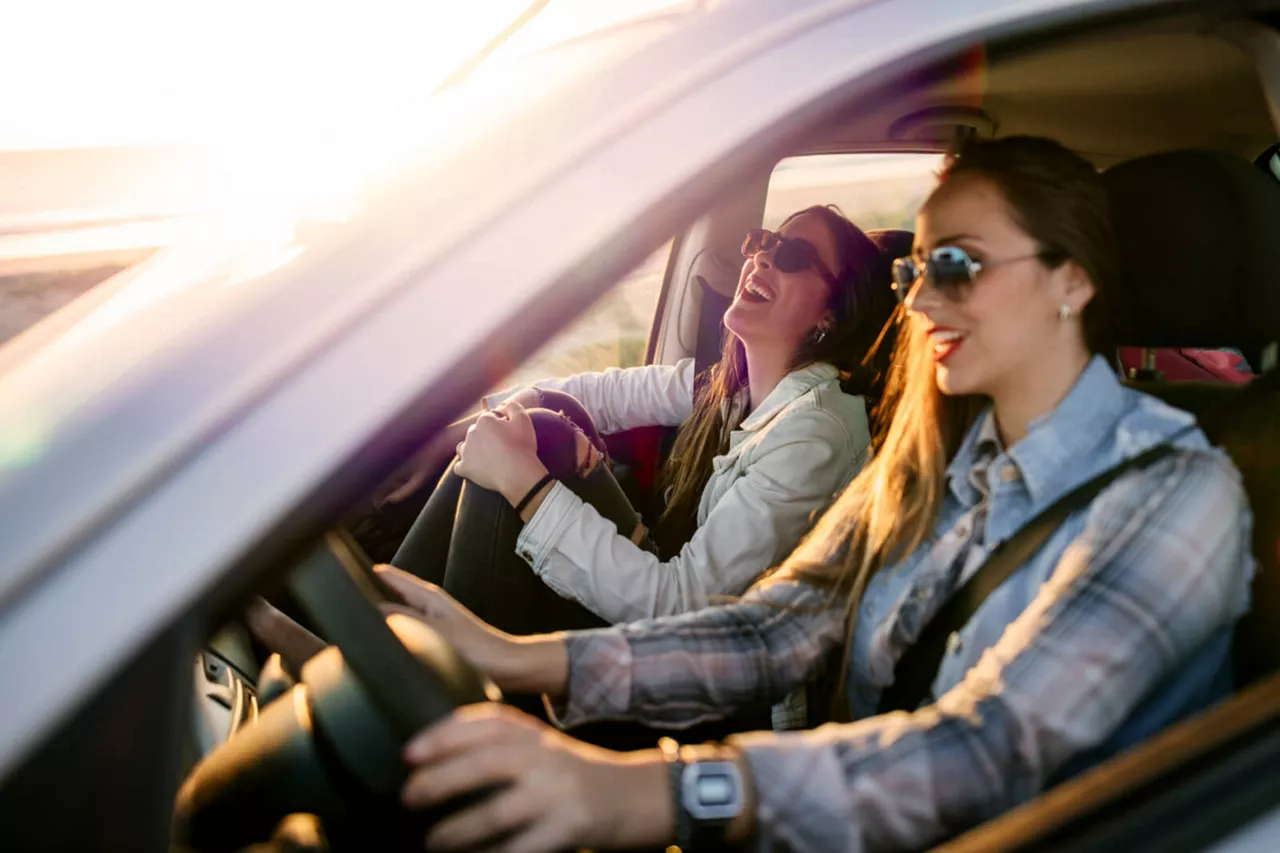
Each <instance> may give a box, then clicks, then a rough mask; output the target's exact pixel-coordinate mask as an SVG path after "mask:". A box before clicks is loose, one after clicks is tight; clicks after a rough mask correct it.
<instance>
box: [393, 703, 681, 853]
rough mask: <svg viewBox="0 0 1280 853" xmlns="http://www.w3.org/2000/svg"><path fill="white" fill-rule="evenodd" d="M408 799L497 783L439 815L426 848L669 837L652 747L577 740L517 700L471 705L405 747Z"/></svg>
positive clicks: (531, 849) (553, 845) (519, 851)
mask: <svg viewBox="0 0 1280 853" xmlns="http://www.w3.org/2000/svg"><path fill="white" fill-rule="evenodd" d="M405 759H406V760H407V761H408V762H409V763H410V764H412V765H414V767H415V769H414V770H413V772H412V773H411V775H410V776H409V780H408V781H407V782H406V783H405V786H404V789H403V791H402V797H403V799H404V802H405V804H406V805H407V806H409V807H411V808H423V807H427V806H433V805H438V804H441V803H444V802H446V801H448V800H450V799H452V798H454V797H456V796H459V795H461V794H465V793H468V792H470V791H476V790H482V789H486V788H489V789H495V791H494V793H492V794H490V795H488V796H486V797H484V798H483V799H481V800H480V801H479V802H477V803H475V804H472V805H470V806H468V807H467V808H464V809H463V810H461V811H459V812H457V813H455V814H453V815H451V816H449V817H447V818H445V819H444V820H442V821H441V822H440V823H439V824H437V825H436V826H435V827H434V828H433V829H432V830H431V831H430V833H429V834H428V835H427V839H426V845H427V849H430V850H462V849H465V848H482V847H483V848H485V849H492V850H500V851H508V853H554V851H559V850H574V849H581V848H593V849H619V848H626V847H644V846H663V845H666V844H667V843H669V841H670V839H671V838H672V837H673V836H674V816H673V814H672V805H671V795H670V791H669V790H668V787H669V783H668V781H667V768H666V766H665V765H664V763H663V760H662V758H661V755H660V754H659V753H658V752H657V751H656V750H650V751H648V752H637V753H625V754H624V753H616V752H610V751H608V750H604V749H600V748H598V747H594V746H591V745H589V744H585V743H582V742H581V741H577V740H574V739H573V738H571V737H569V736H568V735H565V734H563V733H562V732H559V731H556V730H555V729H552V728H550V727H549V726H547V725H545V724H543V723H541V722H539V721H538V720H535V719H534V718H532V717H530V716H528V715H527V714H524V713H521V712H520V711H517V710H516V709H514V708H511V707H508V706H505V705H497V704H488V705H472V706H469V707H466V708H460V709H459V710H457V711H455V712H454V713H453V714H452V715H451V716H450V717H449V718H447V719H446V720H444V721H443V722H441V723H438V724H436V725H434V726H432V727H431V728H429V729H427V730H426V731H424V732H423V733H422V734H420V735H418V737H416V738H414V739H413V740H412V741H410V743H409V745H408V746H406V747H405Z"/></svg>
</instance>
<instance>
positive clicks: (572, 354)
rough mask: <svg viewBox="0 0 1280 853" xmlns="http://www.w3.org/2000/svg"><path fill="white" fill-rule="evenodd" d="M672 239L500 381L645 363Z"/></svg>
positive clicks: (516, 382) (515, 381)
mask: <svg viewBox="0 0 1280 853" xmlns="http://www.w3.org/2000/svg"><path fill="white" fill-rule="evenodd" d="M672 245H673V244H672V243H671V242H668V243H667V244H665V245H664V246H663V247H662V248H660V249H658V251H656V252H654V253H653V254H652V255H650V256H649V257H648V258H646V259H645V260H644V262H642V263H641V264H640V265H639V266H637V267H636V268H635V269H633V270H632V271H631V272H630V273H628V274H627V275H625V276H624V277H623V278H622V280H621V281H620V282H618V284H617V285H616V286H615V287H613V288H611V289H610V290H609V291H608V292H607V293H605V294H604V296H602V297H600V299H599V300H598V301H597V302H596V303H595V304H594V305H592V306H591V307H590V308H588V309H587V311H586V312H585V313H584V314H583V315H582V316H581V317H579V318H578V319H577V320H576V321H575V322H574V323H573V324H572V325H570V326H569V327H568V328H566V329H565V330H564V331H562V332H561V333H560V334H559V335H557V336H556V337H554V338H552V339H551V341H549V342H548V343H547V344H545V345H544V346H543V347H542V349H540V350H538V352H536V353H535V354H534V355H533V356H532V357H531V358H529V359H528V360H527V361H525V363H524V364H522V365H520V367H518V368H517V369H516V370H515V371H513V372H512V373H511V375H510V376H508V377H507V378H505V379H504V380H503V381H502V382H501V383H499V385H500V387H504V388H506V387H510V386H513V385H522V384H526V383H529V382H536V381H537V380H539V379H547V378H551V377H559V376H570V375H572V374H574V373H584V372H588V371H596V370H604V369H605V368H606V367H635V366H637V365H640V364H644V356H645V349H646V345H647V344H648V339H649V329H650V328H651V327H652V325H653V312H654V308H655V306H656V305H657V301H658V291H660V290H661V289H662V278H663V276H664V275H665V274H666V270H667V261H668V260H669V259H670V257H671V247H672Z"/></svg>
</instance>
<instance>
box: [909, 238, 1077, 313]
mask: <svg viewBox="0 0 1280 853" xmlns="http://www.w3.org/2000/svg"><path fill="white" fill-rule="evenodd" d="M1056 256H1057V253H1055V252H1048V251H1043V250H1042V251H1039V252H1035V253H1034V254H1030V255H1019V256H1018V257H1016V258H1005V259H1004V260H1001V261H975V260H974V259H973V258H971V257H969V253H968V252H966V251H965V250H964V249H961V248H960V247H959V246H939V247H938V248H936V249H934V250H933V251H932V252H930V253H929V254H928V255H924V256H916V255H908V256H907V257H905V258H898V259H897V260H895V261H894V262H893V292H894V295H895V296H897V297H898V301H899V302H905V301H906V299H907V294H909V293H910V292H911V288H912V287H914V286H915V283H916V282H917V281H919V280H920V279H921V278H922V277H925V278H928V279H929V283H930V284H931V285H933V287H934V288H936V289H937V291H938V292H939V293H941V294H942V295H943V296H945V297H946V298H947V299H951V300H959V299H961V298H962V297H963V296H964V293H965V290H966V288H968V287H969V285H971V284H973V282H974V281H976V280H977V278H978V273H980V272H982V271H983V270H984V269H994V268H995V267H998V266H1002V265H1004V264H1011V263H1013V262H1014V261H1029V260H1031V259H1032V258H1035V259H1036V260H1040V261H1049V260H1051V259H1052V258H1054V257H1056Z"/></svg>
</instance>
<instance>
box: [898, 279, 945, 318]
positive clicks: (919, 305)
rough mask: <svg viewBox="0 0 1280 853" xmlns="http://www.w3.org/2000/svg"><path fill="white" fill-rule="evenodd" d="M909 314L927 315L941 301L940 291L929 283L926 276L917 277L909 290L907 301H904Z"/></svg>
mask: <svg viewBox="0 0 1280 853" xmlns="http://www.w3.org/2000/svg"><path fill="white" fill-rule="evenodd" d="M902 301H903V304H904V307H905V308H906V309H907V313H908V314H925V313H928V311H929V310H930V309H932V308H936V307H937V306H938V303H939V301H940V294H939V293H938V289H937V288H936V287H934V286H933V285H932V284H930V283H929V277H928V276H926V275H921V276H917V277H916V280H915V281H913V282H912V283H911V287H910V288H909V289H908V290H907V297H906V299H904V300H902Z"/></svg>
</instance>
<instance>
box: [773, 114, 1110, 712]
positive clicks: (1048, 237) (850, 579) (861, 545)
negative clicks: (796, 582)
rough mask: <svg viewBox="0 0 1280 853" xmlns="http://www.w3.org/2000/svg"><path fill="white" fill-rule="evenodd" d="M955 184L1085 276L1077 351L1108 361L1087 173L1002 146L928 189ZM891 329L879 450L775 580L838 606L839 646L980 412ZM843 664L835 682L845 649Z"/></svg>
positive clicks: (908, 336)
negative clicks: (961, 181) (988, 186)
mask: <svg viewBox="0 0 1280 853" xmlns="http://www.w3.org/2000/svg"><path fill="white" fill-rule="evenodd" d="M962 175H975V176H979V177H981V178H983V179H985V180H988V181H990V182H991V183H992V184H993V185H994V186H995V187H996V188H997V190H998V191H999V192H1000V194H1001V196H1002V197H1003V198H1004V200H1005V202H1006V204H1007V205H1008V208H1009V210H1010V212H1011V214H1012V216H1013V217H1014V221H1015V222H1016V223H1017V224H1018V225H1019V226H1020V227H1021V228H1022V229H1023V230H1024V231H1025V232H1026V233H1027V234H1028V235H1030V236H1031V238H1032V239H1033V240H1035V241H1036V243H1037V244H1038V246H1039V248H1040V250H1041V251H1042V252H1044V253H1045V255H1046V257H1049V258H1051V259H1052V260H1051V261H1047V262H1046V263H1050V265H1051V266H1057V265H1059V264H1061V263H1065V262H1067V261H1072V262H1074V263H1076V264H1078V265H1079V266H1080V267H1081V268H1082V269H1083V270H1084V271H1085V273H1086V274H1088V276H1089V277H1090V280H1091V281H1092V282H1093V284H1094V291H1095V292H1094V296H1093V298H1092V299H1091V300H1090V302H1089V304H1088V305H1087V306H1086V308H1085V309H1084V313H1083V316H1082V321H1083V323H1084V331H1085V339H1086V343H1087V345H1088V346H1089V348H1090V350H1091V351H1092V352H1095V353H1098V352H1110V351H1111V346H1112V345H1111V340H1110V334H1109V326H1108V322H1107V311H1106V293H1107V292H1108V291H1109V290H1110V288H1111V287H1112V285H1113V283H1114V282H1115V280H1116V278H1117V276H1118V271H1117V266H1116V265H1117V260H1116V251H1115V238H1114V236H1113V233H1112V230H1111V220H1110V209H1109V205H1108V202H1107V196H1106V193H1105V191H1104V190H1103V187H1102V183H1101V181H1100V179H1099V177H1098V174H1097V172H1096V171H1095V170H1094V169H1093V167H1092V166H1091V165H1090V164H1089V163H1088V162H1087V161H1085V160H1084V159H1083V158H1081V157H1079V156H1078V155H1076V154H1074V153H1072V152H1071V151H1069V150H1068V149H1066V148H1064V147H1063V146H1061V145H1059V144H1058V143H1056V142H1053V141H1050V140H1047V139H1040V138H1034V137H1009V138H1006V139H999V140H991V141H972V142H967V143H965V144H963V145H962V146H961V147H960V148H959V149H958V150H957V151H956V152H955V153H953V154H952V155H951V157H950V158H949V160H948V161H947V163H946V165H945V166H944V167H943V170H942V173H941V174H940V176H939V184H940V185H941V184H945V183H946V182H948V181H953V180H955V179H956V178H958V177H960V176H962ZM979 286H980V285H979ZM899 323H900V326H901V328H900V329H899V333H898V338H897V345H896V347H895V350H894V355H893V360H892V364H891V366H890V368H889V378H888V384H887V386H886V391H885V400H886V402H887V403H888V404H889V405H891V406H894V407H895V409H894V414H893V419H892V422H891V423H890V425H889V428H888V430H887V432H886V434H885V437H884V441H883V445H882V446H881V447H880V448H879V451H878V452H877V454H876V455H875V457H874V458H873V459H872V461H871V462H870V463H869V464H868V465H867V466H866V467H865V468H863V470H862V472H861V473H860V474H859V475H858V476H857V477H855V478H854V480H853V482H852V483H850V484H849V486H848V487H847V488H846V489H845V491H844V493H843V494H842V495H841V497H840V498H839V499H838V500H837V501H836V503H835V504H834V505H833V506H832V507H831V509H830V510H829V511H828V512H827V513H826V514H825V515H824V516H823V518H822V519H821V520H820V521H819V523H818V525H817V526H816V527H815V528H814V530H813V532H812V533H811V534H810V536H809V537H808V538H807V539H806V540H805V542H804V543H803V544H802V545H801V546H800V547H799V548H798V549H796V551H795V553H793V554H792V556H791V557H790V558H789V559H788V560H787V561H786V563H784V564H783V566H782V567H781V569H780V571H779V573H778V575H777V576H778V577H783V576H787V575H790V576H799V577H801V578H804V579H805V580H807V581H809V582H811V583H816V584H819V585H823V586H827V587H829V588H831V589H832V590H833V594H834V595H835V596H836V599H837V600H839V599H840V598H843V599H844V601H845V606H846V607H847V618H848V636H849V637H852V634H853V629H854V621H855V619H856V615H857V610H858V605H859V603H860V602H861V599H862V594H863V591H864V590H865V589H866V586H867V583H868V581H869V580H870V579H871V577H872V576H873V575H874V574H875V573H876V572H877V571H879V570H880V569H882V568H884V567H886V566H891V565H894V564H895V563H897V562H899V561H900V560H902V559H903V558H904V557H906V556H907V555H909V554H910V553H911V552H912V551H914V550H915V549H916V548H918V547H919V546H920V545H921V544H922V543H923V542H924V541H925V540H926V539H927V538H928V537H929V535H930V534H931V533H932V532H933V528H934V525H935V524H936V523H937V520H938V515H939V513H940V511H941V508H942V501H943V497H944V495H945V485H946V483H945V476H946V468H947V465H948V464H949V462H950V460H951V459H952V457H954V456H955V454H956V452H957V450H959V447H960V444H961V442H962V441H963V440H964V437H965V434H966V433H967V432H968V430H969V429H970V427H971V426H972V425H973V422H974V420H975V419H976V418H977V416H978V414H979V413H980V412H981V411H982V409H983V408H984V406H985V405H986V403H987V398H985V397H977V396H947V395H944V394H942V393H941V392H940V391H939V390H938V387H937V383H936V380H935V378H934V369H935V368H934V363H933V358H932V355H931V344H930V341H929V339H928V335H927V331H926V329H925V328H924V324H921V323H916V322H912V321H911V320H910V319H909V318H904V319H900V320H899ZM845 654H846V661H845V665H844V666H843V667H842V668H841V670H840V671H839V673H838V674H839V677H840V678H841V679H843V677H844V675H845V673H846V672H847V669H848V665H847V654H848V648H847V646H846V649H845ZM842 696H843V690H840V689H837V690H836V691H835V693H834V694H833V696H832V697H831V698H832V700H833V701H834V702H837V703H838V702H840V700H841V698H842ZM836 708H837V710H838V708H839V706H838V705H837V706H836Z"/></svg>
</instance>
